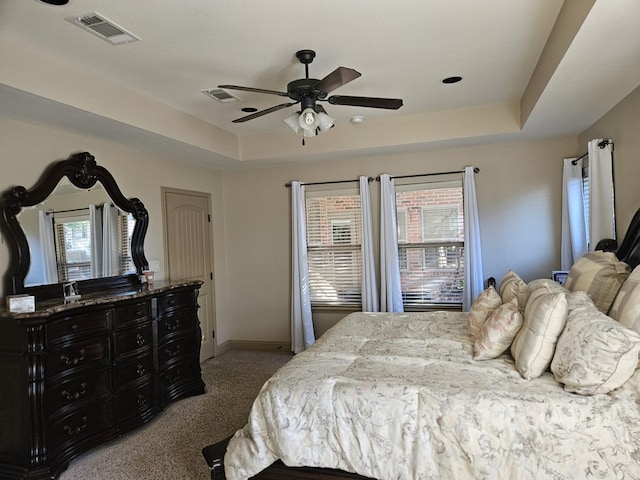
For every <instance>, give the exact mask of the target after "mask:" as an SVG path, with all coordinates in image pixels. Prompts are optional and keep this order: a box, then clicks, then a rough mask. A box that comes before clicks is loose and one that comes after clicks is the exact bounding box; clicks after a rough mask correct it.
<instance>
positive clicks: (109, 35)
mask: <svg viewBox="0 0 640 480" xmlns="http://www.w3.org/2000/svg"><path fill="white" fill-rule="evenodd" d="M66 20H68V21H69V22H71V23H73V24H74V25H77V26H78V27H80V28H83V29H85V30H87V31H89V32H91V33H93V34H94V35H96V36H98V37H100V38H102V39H103V40H106V41H107V42H109V43H110V44H112V45H122V44H123V43H130V42H137V41H138V40H140V38H139V37H136V36H135V35H134V34H133V33H131V32H127V31H126V30H125V29H124V28H122V27H120V26H118V25H116V24H115V23H113V22H112V21H111V20H107V19H106V18H105V17H103V16H102V15H100V14H99V13H96V12H93V13H88V14H86V15H82V16H81V17H67V18H66Z"/></svg>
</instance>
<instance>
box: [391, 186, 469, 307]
mask: <svg viewBox="0 0 640 480" xmlns="http://www.w3.org/2000/svg"><path fill="white" fill-rule="evenodd" d="M462 202H463V195H462V180H455V181H444V182H430V183H422V184H417V185H400V186H396V209H397V212H398V256H399V261H400V282H401V286H402V297H403V303H404V304H405V306H410V305H418V306H419V305H432V304H461V303H462V285H463V280H464V209H463V203H462Z"/></svg>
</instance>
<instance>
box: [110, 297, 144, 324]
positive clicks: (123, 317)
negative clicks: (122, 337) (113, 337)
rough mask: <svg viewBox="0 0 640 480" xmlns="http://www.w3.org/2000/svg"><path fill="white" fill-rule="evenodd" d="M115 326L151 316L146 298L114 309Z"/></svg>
mask: <svg viewBox="0 0 640 480" xmlns="http://www.w3.org/2000/svg"><path fill="white" fill-rule="evenodd" d="M115 316H116V328H120V327H122V326H127V325H129V324H131V323H135V322H139V321H144V320H147V319H150V318H151V303H150V302H149V301H148V300H145V301H142V302H136V303H130V304H128V305H123V306H118V307H117V308H116V311H115Z"/></svg>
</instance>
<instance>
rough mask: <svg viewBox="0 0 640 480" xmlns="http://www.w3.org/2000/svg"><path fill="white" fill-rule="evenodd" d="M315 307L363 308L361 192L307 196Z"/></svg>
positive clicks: (309, 260) (352, 191)
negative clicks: (355, 306)
mask: <svg viewBox="0 0 640 480" xmlns="http://www.w3.org/2000/svg"><path fill="white" fill-rule="evenodd" d="M306 215H307V217H306V222H307V257H308V262H309V283H310V293H311V304H312V305H316V306H318V305H357V306H359V305H360V304H361V292H360V290H361V271H362V255H361V250H360V247H361V227H360V225H361V212H360V195H359V194H358V192H357V190H349V191H344V190H340V191H335V190H334V191H329V192H307V193H306Z"/></svg>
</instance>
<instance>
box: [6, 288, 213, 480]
mask: <svg viewBox="0 0 640 480" xmlns="http://www.w3.org/2000/svg"><path fill="white" fill-rule="evenodd" d="M200 285H201V282H184V283H173V284H170V283H164V284H161V283H156V284H155V285H154V286H153V287H150V288H146V289H141V290H138V291H117V290H116V291H110V292H103V293H102V294H100V295H97V294H94V295H92V296H91V297H90V298H84V297H83V298H82V299H81V301H80V302H78V303H75V304H71V305H60V304H59V302H58V304H57V305H56V304H55V303H53V302H51V301H48V302H46V303H44V302H43V304H40V305H38V306H37V311H36V312H35V313H21V314H9V313H7V312H6V310H0V382H1V385H0V479H48V478H52V477H53V478H55V477H57V476H58V475H59V474H60V472H61V471H63V470H64V469H65V468H66V467H67V465H68V463H69V461H70V460H71V459H73V458H74V457H76V456H77V455H79V454H80V453H82V452H85V451H87V450H89V449H91V448H93V447H95V446H97V445H100V444H102V443H105V442H107V441H109V440H112V439H114V438H116V437H118V436H120V435H122V434H123V433H125V432H127V431H130V430H132V429H134V428H136V427H139V426H140V425H143V424H144V423H146V422H148V421H149V420H151V419H152V418H153V417H154V416H155V415H157V414H158V412H160V411H161V410H162V409H163V408H164V407H165V406H166V405H167V404H169V403H171V402H173V401H175V400H178V399H180V398H184V397H188V396H191V395H197V394H201V393H204V383H203V381H202V378H201V374H200V362H199V355H200V341H201V332H200V325H199V322H198V316H197V310H198V304H197V295H198V289H199V288H200Z"/></svg>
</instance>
